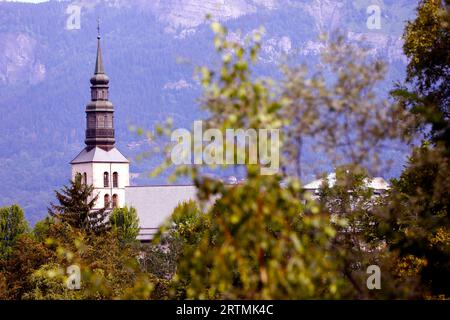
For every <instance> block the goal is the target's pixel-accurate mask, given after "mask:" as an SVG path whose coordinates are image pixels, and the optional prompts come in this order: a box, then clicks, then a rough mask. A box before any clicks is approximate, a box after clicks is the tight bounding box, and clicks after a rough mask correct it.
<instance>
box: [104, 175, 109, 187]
mask: <svg viewBox="0 0 450 320" xmlns="http://www.w3.org/2000/svg"><path fill="white" fill-rule="evenodd" d="M103 186H104V187H105V188H108V187H109V174H108V172H106V171H105V172H104V173H103Z"/></svg>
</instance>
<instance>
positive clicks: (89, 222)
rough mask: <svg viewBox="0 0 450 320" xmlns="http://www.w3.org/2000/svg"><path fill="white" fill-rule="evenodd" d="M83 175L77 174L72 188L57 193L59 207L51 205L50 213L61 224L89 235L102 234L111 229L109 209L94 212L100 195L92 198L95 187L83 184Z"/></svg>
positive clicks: (71, 185)
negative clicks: (108, 219) (66, 224)
mask: <svg viewBox="0 0 450 320" xmlns="http://www.w3.org/2000/svg"><path fill="white" fill-rule="evenodd" d="M82 181H83V180H82V176H81V174H79V173H78V174H77V175H76V176H75V179H74V180H73V181H70V186H64V187H63V188H62V191H61V192H59V191H55V194H56V198H57V200H58V202H59V205H55V204H53V203H51V204H50V206H51V208H49V209H48V212H49V214H50V215H51V216H54V217H55V218H56V219H58V220H60V221H61V222H64V223H68V224H69V225H71V226H72V227H74V228H77V229H81V230H85V231H86V232H88V233H97V234H98V233H102V232H105V231H106V230H107V229H108V228H109V223H108V221H107V216H108V213H109V212H108V211H107V207H105V208H102V209H98V210H94V209H93V208H94V206H95V203H96V201H97V198H98V195H96V196H94V197H92V192H93V190H94V187H93V186H92V185H87V184H85V183H83V182H82Z"/></svg>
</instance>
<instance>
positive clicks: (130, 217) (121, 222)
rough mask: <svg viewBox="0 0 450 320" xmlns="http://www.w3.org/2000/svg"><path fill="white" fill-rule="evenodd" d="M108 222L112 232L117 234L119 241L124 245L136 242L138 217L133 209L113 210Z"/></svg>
mask: <svg viewBox="0 0 450 320" xmlns="http://www.w3.org/2000/svg"><path fill="white" fill-rule="evenodd" d="M109 222H110V224H111V227H112V229H113V231H115V232H117V234H118V236H119V239H120V241H121V242H124V243H132V242H134V241H136V238H137V236H138V235H139V217H138V215H137V212H136V209H135V208H133V207H130V208H129V207H124V208H114V210H113V211H112V213H111V215H110V217H109Z"/></svg>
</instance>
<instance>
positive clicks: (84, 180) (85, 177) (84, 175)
mask: <svg viewBox="0 0 450 320" xmlns="http://www.w3.org/2000/svg"><path fill="white" fill-rule="evenodd" d="M83 183H84V184H87V174H86V172H83Z"/></svg>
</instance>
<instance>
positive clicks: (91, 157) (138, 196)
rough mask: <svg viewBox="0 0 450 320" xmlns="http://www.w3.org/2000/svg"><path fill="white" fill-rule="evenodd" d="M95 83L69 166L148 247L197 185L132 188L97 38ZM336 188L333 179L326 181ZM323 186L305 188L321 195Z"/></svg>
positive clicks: (380, 185) (380, 186)
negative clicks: (128, 217)
mask: <svg viewBox="0 0 450 320" xmlns="http://www.w3.org/2000/svg"><path fill="white" fill-rule="evenodd" d="M90 82H91V101H90V102H89V103H88V104H87V105H86V110H85V112H86V131H85V144H86V147H85V148H84V149H83V150H82V151H81V152H80V153H79V154H78V155H77V156H76V157H75V158H74V159H73V160H72V161H71V162H70V164H71V166H72V179H74V177H75V175H76V174H77V173H80V174H81V175H82V177H83V181H84V183H86V184H90V185H92V186H93V187H94V192H93V196H95V195H98V199H97V202H96V206H95V208H96V209H100V208H103V207H104V206H105V205H106V204H109V206H110V207H111V208H115V207H124V206H132V207H134V208H136V211H137V213H138V216H139V220H140V228H141V232H140V235H139V239H140V240H141V241H143V242H146V241H150V240H151V238H152V236H153V235H154V234H155V233H156V231H157V229H158V227H159V226H160V225H161V224H162V223H163V222H164V221H165V220H166V219H167V218H168V217H169V216H170V215H171V213H172V211H173V209H174V208H175V207H176V206H177V205H178V204H180V203H182V202H185V201H188V200H191V199H195V197H196V189H195V187H194V186H193V185H160V186H131V185H130V161H129V160H128V159H127V158H126V157H125V156H124V155H123V154H122V153H121V152H120V151H119V150H118V149H117V148H116V147H115V136H114V106H113V104H112V103H111V102H110V101H109V99H108V95H109V78H108V76H107V75H106V74H105V70H104V67H103V61H102V51H101V46H100V35H98V36H97V57H96V62H95V70H94V75H93V76H92V78H91V79H90ZM328 179H329V182H330V183H333V180H332V179H333V177H332V176H329V177H328ZM369 183H370V187H371V188H373V189H374V190H375V191H376V192H382V191H384V190H386V189H387V188H388V187H389V186H388V184H387V183H386V181H385V180H384V179H383V178H379V177H377V178H374V179H373V180H372V181H371V182H369ZM320 185H321V180H320V179H319V180H316V181H313V182H311V183H309V184H307V185H305V186H304V188H305V189H307V190H310V191H311V192H312V193H313V194H315V193H317V191H318V189H319V187H320Z"/></svg>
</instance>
